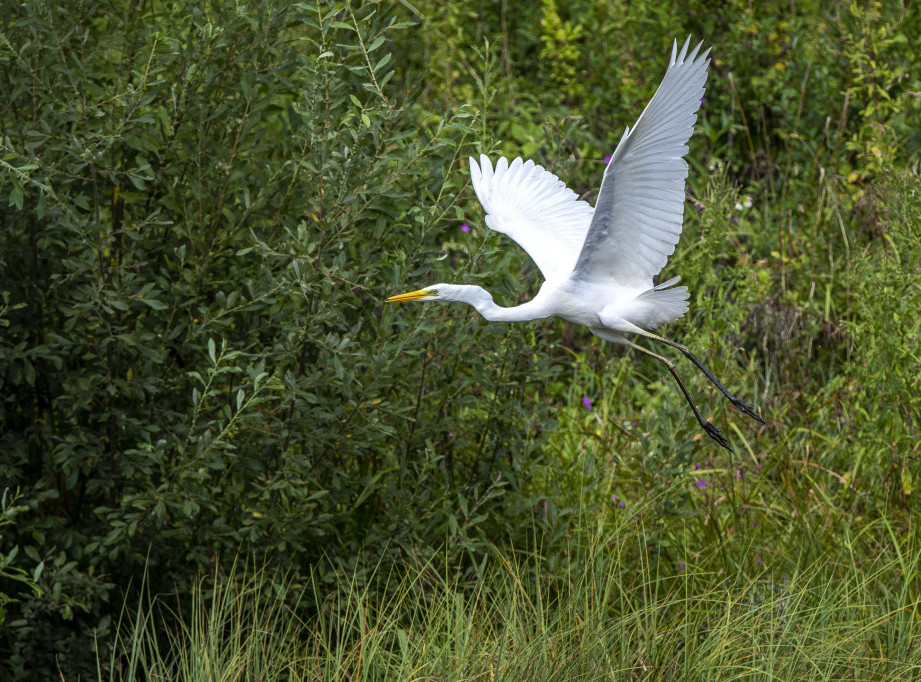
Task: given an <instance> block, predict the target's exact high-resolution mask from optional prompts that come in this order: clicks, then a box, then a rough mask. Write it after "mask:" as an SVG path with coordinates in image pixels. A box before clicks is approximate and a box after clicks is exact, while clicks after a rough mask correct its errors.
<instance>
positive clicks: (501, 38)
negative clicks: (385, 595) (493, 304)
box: [0, 0, 921, 679]
mask: <svg viewBox="0 0 921 682" xmlns="http://www.w3.org/2000/svg"><path fill="white" fill-rule="evenodd" d="M721 5H722V6H721V7H719V8H711V9H706V10H705V9H703V8H700V9H693V8H690V9H689V8H687V7H683V8H679V7H678V6H677V5H674V6H673V4H666V3H621V2H607V1H602V0H576V1H574V2H571V3H562V2H556V1H555V0H543V1H542V2H541V3H524V4H522V5H516V6H515V11H514V12H512V11H511V10H510V8H509V7H508V6H507V4H506V3H496V4H493V3H481V2H478V3H440V2H435V1H433V0H423V1H420V2H414V3H400V2H382V1H381V2H374V1H370V0H369V1H367V2H363V3H362V2H357V1H356V2H353V3H346V4H342V3H331V2H324V1H318V2H316V3H314V4H310V3H303V4H297V5H294V4H289V3H280V2H269V1H268V0H267V1H265V2H238V3H223V2H208V3H203V4H202V3H182V2H143V1H142V2H139V3H124V2H114V3H112V2H109V3H95V2H88V3H83V4H73V3H44V2H39V1H38V0H36V1H26V2H22V3H11V4H10V3H7V4H4V5H2V6H0V70H2V74H0V88H2V92H3V99H2V101H3V105H2V107H0V201H2V202H3V205H4V206H5V209H4V211H3V212H2V213H0V296H2V299H0V382H2V383H0V385H2V393H0V396H2V398H0V405H2V413H0V419H2V426H0V493H3V494H4V497H3V505H2V508H0V513H2V516H0V533H2V535H0V676H4V675H6V674H7V673H8V672H9V674H12V675H15V676H16V677H21V678H26V677H28V676H30V675H31V676H32V677H33V678H34V679H50V678H51V677H52V676H54V675H57V674H58V673H57V671H58V670H60V671H63V674H64V676H65V678H66V679H77V677H78V676H89V675H95V674H96V673H95V670H96V666H97V659H96V653H95V647H96V646H97V645H98V646H99V647H100V649H101V651H102V653H103V657H102V658H103V659H104V660H108V656H107V654H106V648H107V647H108V646H110V644H109V643H111V642H113V641H114V637H113V628H114V625H113V623H114V619H116V618H117V614H119V612H120V611H121V609H122V605H123V602H124V600H125V597H126V595H133V592H132V591H133V590H134V589H135V588H136V587H137V585H138V584H139V583H140V582H141V580H142V578H143V576H144V575H145V571H146V575H147V580H148V582H149V585H150V589H151V590H152V591H154V592H162V591H170V590H173V589H177V590H178V591H180V592H188V589H187V586H188V585H189V584H190V583H191V582H192V581H193V580H194V579H195V577H196V576H198V575H200V574H202V573H203V572H204V573H208V572H213V571H214V570H215V569H214V566H215V565H216V564H217V563H218V562H222V561H223V562H225V563H226V562H227V561H228V559H229V558H231V557H233V556H234V555H235V554H236V553H237V552H239V551H241V550H242V551H243V552H245V553H248V554H251V555H254V556H257V557H259V558H260V560H264V561H265V562H267V563H268V564H269V565H270V566H271V567H273V568H279V569H282V570H285V571H287V572H289V574H290V575H293V576H295V579H301V578H304V577H306V576H311V577H312V580H313V581H315V585H316V586H317V587H316V589H315V590H314V591H313V592H312V595H313V597H311V598H304V599H303V600H302V602H301V606H302V607H303V609H304V610H305V612H308V613H311V612H315V611H317V610H322V608H323V606H322V605H323V603H324V595H326V594H334V593H335V592H336V590H337V589H339V587H338V586H339V585H341V583H342V580H343V576H348V579H349V580H350V581H355V582H357V583H358V584H361V585H365V584H371V581H370V580H369V577H370V576H371V575H372V574H374V573H375V571H376V575H387V574H388V571H389V570H391V569H393V570H394V571H396V572H399V568H400V566H403V565H405V564H406V563H407V562H409V563H410V564H413V565H415V564H416V563H417V562H421V563H426V562H432V566H433V570H435V572H436V573H444V572H450V573H452V574H455V575H459V576H463V577H465V578H467V577H473V576H476V575H483V573H482V571H483V570H484V566H485V565H486V564H487V563H489V562H493V561H495V560H496V556H497V551H496V547H495V545H501V546H503V547H505V546H508V547H510V548H514V549H518V550H520V549H523V548H533V547H535V546H536V547H539V548H540V555H541V557H542V560H541V561H540V562H535V563H534V566H535V568H534V571H535V575H539V572H540V570H548V571H551V572H552V571H556V570H562V571H564V572H565V571H567V570H571V568H572V566H573V565H576V564H577V562H578V561H579V558H578V554H579V553H578V552H577V551H571V550H570V549H566V550H565V551H564V548H567V547H570V545H568V544H563V538H564V537H565V536H567V535H569V536H570V537H569V538H568V539H567V540H566V542H568V543H571V542H572V537H571V536H572V535H573V534H576V535H577V537H578V533H579V532H581V531H580V526H579V524H582V523H585V520H586V519H587V518H588V519H594V518H596V517H595V513H596V512H597V511H599V510H601V509H603V508H605V507H612V508H613V511H614V512H615V514H616V513H628V512H630V509H629V508H628V507H629V506H630V505H634V504H639V502H640V501H642V508H643V509H644V510H645V511H644V513H645V514H646V518H645V519H644V525H643V527H642V528H643V530H642V532H641V533H640V534H639V535H638V538H639V539H640V540H641V544H642V548H641V549H640V548H638V549H637V551H636V553H635V554H630V553H625V554H624V555H623V556H622V560H623V562H624V563H623V565H622V570H624V571H628V570H630V569H631V567H633V566H634V564H636V562H639V563H641V564H643V565H649V562H653V563H654V564H655V565H656V566H661V567H662V568H661V569H657V570H662V571H674V570H677V569H676V567H677V566H679V565H681V566H685V565H688V566H697V567H699V568H700V569H701V570H702V571H704V572H705V573H706V572H709V573H706V575H708V576H710V577H707V578H701V579H702V580H710V579H711V578H712V576H713V575H721V574H722V575H733V576H734V575H743V574H747V572H748V571H750V570H751V569H752V562H753V561H754V557H756V556H757V557H758V564H759V566H760V565H761V561H762V557H763V559H764V560H765V561H767V562H769V564H770V565H771V567H772V570H776V571H777V572H778V573H777V575H778V576H779V577H782V576H783V575H785V573H784V572H785V571H787V572H795V571H796V570H797V569H798V568H802V567H803V566H806V565H810V564H811V563H812V562H815V561H817V560H820V559H822V557H823V556H827V555H829V551H828V550H829V548H831V547H836V548H837V547H838V546H839V544H840V538H841V537H842V533H843V532H844V531H845V529H849V532H851V533H853V535H854V537H855V538H856V539H855V540H854V544H853V547H854V548H855V549H854V552H855V553H856V555H857V558H853V557H852V559H853V560H852V561H850V563H848V565H847V566H848V568H847V569H846V570H851V571H853V570H860V568H859V567H861V566H864V563H863V560H861V559H859V557H865V559H866V562H868V563H867V565H869V564H870V562H872V561H873V560H874V559H876V558H878V557H880V556H884V555H887V553H889V552H895V554H896V555H898V557H902V556H905V557H906V558H905V561H904V562H902V563H901V564H900V563H899V562H898V561H895V560H894V559H893V557H892V556H889V557H888V559H887V561H889V560H892V561H895V563H886V565H887V566H889V567H890V568H891V567H892V566H901V567H902V569H901V573H900V574H899V575H896V572H893V571H887V572H886V573H885V574H883V575H880V576H879V583H880V584H882V585H884V586H885V589H884V591H883V593H885V594H887V595H889V594H898V595H899V599H900V600H902V601H900V602H899V604H900V605H905V607H906V608H908V605H910V604H915V605H917V603H918V597H919V594H918V588H919V586H918V583H917V574H916V570H917V566H915V565H914V564H912V563H911V562H912V561H913V559H911V558H910V557H909V556H908V548H909V547H911V548H914V547H916V546H917V541H916V539H917V534H918V516H917V513H918V512H917V507H918V503H919V492H918V491H917V488H918V485H917V483H916V481H917V477H918V475H919V472H918V470H917V460H918V456H919V454H921V449H919V445H918V443H919V442H921V423H919V420H921V417H919V415H921V398H919V395H921V391H919V390H918V389H919V381H921V379H919V376H921V371H919V370H921V366H919V360H918V358H919V351H918V342H917V337H918V336H919V332H921V328H919V325H921V323H919V321H918V317H917V316H916V315H915V309H916V305H917V304H916V303H915V300H916V299H915V298H914V297H915V296H916V295H917V296H921V293H919V290H921V255H919V252H918V249H917V248H916V244H917V243H918V241H919V239H921V220H919V217H918V216H919V215H921V188H919V183H918V169H917V166H916V165H913V163H914V162H913V161H912V160H913V159H916V158H917V155H918V152H919V147H921V100H919V98H918V97H917V93H918V92H919V91H921V59H919V57H918V55H917V48H916V36H917V35H919V34H921V19H919V17H918V15H917V13H914V14H913V13H911V12H910V11H909V10H908V9H906V8H905V7H903V6H902V5H900V4H898V3H895V2H885V3H874V4H872V6H870V7H869V8H865V7H863V5H862V4H859V3H854V4H847V3H842V2H838V3H832V4H830V5H829V4H827V3H801V4H795V5H791V4H789V3H776V2H769V3H758V4H757V8H756V9H757V11H755V8H754V7H753V6H752V5H751V4H750V3H743V2H725V3H721ZM689 33H690V34H693V35H694V37H695V39H697V38H703V39H704V40H705V42H706V43H707V44H712V45H713V46H714V62H713V65H712V67H711V75H710V80H709V82H708V89H707V95H706V101H705V103H704V107H703V108H702V113H701V117H700V122H699V125H698V128H697V132H696V134H695V137H694V138H693V139H692V143H691V155H690V162H691V176H690V178H689V185H690V187H689V201H688V203H687V211H686V214H687V220H686V226H685V230H686V231H685V236H684V238H683V241H682V244H681V245H680V246H679V250H678V252H676V254H675V257H674V258H673V260H672V262H671V263H670V265H669V266H668V270H667V272H668V273H670V274H679V273H680V274H681V275H682V277H683V279H684V282H685V283H687V284H688V285H689V287H690V288H691V291H692V304H693V307H692V311H691V312H690V313H689V315H688V316H687V317H686V318H685V319H683V320H682V321H680V322H679V323H676V324H675V325H673V326H672V327H671V328H670V329H668V330H667V333H669V334H670V335H673V336H674V337H675V338H680V339H682V341H683V342H685V343H687V344H688V345H690V346H691V347H692V348H695V349H698V350H699V351H700V352H701V354H702V355H704V356H705V357H706V360H707V363H708V364H710V365H711V367H712V368H713V369H714V371H715V372H716V373H717V375H718V376H720V377H721V379H722V380H723V382H724V383H726V384H727V385H728V386H730V388H731V389H732V390H734V391H737V392H738V393H740V394H741V395H743V396H746V397H749V398H753V399H754V400H755V401H756V402H757V403H758V405H759V406H760V410H761V411H762V414H764V415H765V417H766V419H767V422H768V423H767V425H766V426H765V427H764V428H760V429H758V428H756V426H757V425H756V424H755V423H754V422H751V421H750V420H747V419H746V418H744V417H742V416H740V415H738V414H737V413H732V412H731V411H729V407H728V405H725V404H724V403H723V402H722V400H721V398H720V397H719V396H718V395H717V394H715V393H714V392H712V391H711V389H710V387H709V385H708V384H707V382H706V381H705V380H703V378H702V377H695V376H694V375H693V373H692V372H691V371H690V370H691V368H690V367H682V373H683V375H684V376H685V378H686V380H687V383H688V385H689V387H690V390H691V391H692V393H693V394H694V395H695V396H697V397H699V398H700V399H701V401H702V404H705V405H707V406H708V408H709V409H708V411H710V412H711V414H715V419H716V421H717V423H719V424H720V425H721V428H723V430H724V432H726V433H727V434H729V435H730V437H731V439H732V440H733V442H734V443H735V444H736V446H737V450H738V452H739V455H738V456H737V457H730V456H729V455H728V454H726V453H723V452H719V451H718V449H717V446H715V445H714V444H712V443H709V442H707V439H706V438H703V439H702V440H701V438H700V434H698V433H697V431H698V429H697V424H696V422H694V420H693V419H692V418H691V417H690V414H689V412H688V409H687V407H686V405H685V403H684V402H683V401H682V400H681V399H680V397H679V396H678V395H677V394H676V393H675V392H674V391H673V387H672V386H670V385H669V382H668V381H666V376H667V375H665V374H664V372H663V369H662V367H661V366H657V365H656V364H655V363H651V362H647V361H646V360H637V359H635V358H633V357H632V356H630V357H624V356H622V354H621V353H620V352H619V351H617V350H615V349H612V348H610V347H605V346H601V345H598V343H597V342H596V341H594V340H593V339H592V338H591V337H590V336H589V335H587V334H585V333H583V331H582V330H574V329H572V328H571V327H569V326H567V325H565V324H563V323H561V322H558V321H546V322H542V323H535V324H528V325H517V326H503V325H497V324H489V323H485V322H483V321H482V320H481V319H480V318H478V317H477V316H476V315H475V313H474V312H473V311H471V310H469V309H466V308H464V309H461V308H459V307H452V306H417V307H404V308H399V309H396V308H391V307H385V306H383V305H382V304H381V301H382V299H383V298H384V297H385V296H386V295H389V294H391V293H396V292H399V291H403V290H409V289H413V288H417V287H418V286H422V285H425V284H429V283H433V282H438V281H465V282H478V283H483V284H486V285H487V286H488V287H489V288H490V289H492V290H493V291H495V292H496V297H497V299H498V300H500V301H501V302H503V303H512V302H514V301H515V299H516V297H517V300H518V301H521V300H523V299H524V297H526V296H527V295H528V294H529V290H530V292H533V291H534V290H535V285H536V282H537V273H536V271H535V270H534V268H533V266H532V265H531V264H530V263H529V262H528V261H527V260H526V258H525V257H524V256H523V255H522V254H521V253H520V252H518V250H517V249H516V248H514V247H510V246H509V244H508V242H507V241H503V240H502V239H500V238H499V237H497V236H496V235H493V234H491V233H489V232H488V231H487V230H485V228H483V227H482V218H481V213H480V209H479V207H478V205H477V204H476V201H475V198H474V196H473V194H472V192H471V191H470V189H469V187H468V185H467V172H466V170H465V168H466V158H467V156H468V155H471V154H475V153H478V152H481V151H485V152H490V151H496V150H500V151H502V152H503V153H506V154H509V155H512V156H516V155H524V156H526V157H533V158H535V159H536V160H538V161H539V162H541V163H543V164H544V165H546V166H547V167H548V168H550V169H551V170H553V171H554V172H556V173H557V174H559V175H560V176H561V177H562V178H563V179H565V180H566V181H567V183H568V184H570V186H572V187H574V188H576V189H577V190H578V191H580V192H587V193H588V194H589V195H590V194H591V191H593V189H594V188H595V186H596V183H597V179H598V177H599V175H600V171H601V169H602V163H603V162H602V159H603V157H604V156H605V155H606V154H608V153H610V151H611V150H612V149H613V147H614V145H615V144H616V142H617V140H618V138H619V135H620V134H621V133H622V131H623V126H624V125H625V124H628V123H631V122H632V121H633V120H634V119H635V117H636V116H637V114H638V112H639V111H640V110H641V108H642V106H643V104H644V103H645V101H646V100H647V99H648V98H649V96H650V95H651V93H652V92H653V91H654V90H655V87H656V86H657V85H658V82H659V80H660V78H661V75H662V73H663V71H664V68H665V64H666V59H667V53H668V47H669V46H670V41H671V40H672V38H673V37H679V38H681V39H683V37H684V36H685V35H687V34H689ZM535 55H539V58H535ZM464 223H469V225H471V226H473V229H472V231H470V232H465V231H462V230H461V229H460V226H461V225H462V224H464ZM582 398H589V399H590V401H591V402H590V403H589V402H583V400H582ZM589 404H590V405H591V407H592V409H591V410H587V409H586V407H587V406H589ZM701 484H703V485H701ZM4 491H6V492H4ZM597 518H598V519H599V521H598V523H599V524H602V525H603V522H602V521H601V520H600V519H601V518H607V517H602V516H598V517H597ZM590 523H591V522H590ZM902 543H904V544H902ZM576 544H578V543H576ZM912 551H916V550H912ZM499 554H500V555H501V552H500V553H499ZM835 556H837V554H835ZM573 562H576V564H574V563H573ZM912 566H914V568H912ZM836 570H837V569H836V565H834V564H833V565H831V566H830V567H829V568H828V572H827V575H829V576H834V575H835V571H836ZM823 575H826V573H823ZM874 575H876V574H874ZM538 581H539V580H538ZM375 584H378V583H376V582H375ZM896 584H899V585H901V586H902V588H901V590H897V589H895V587H894V585H896ZM184 586H185V587H184ZM380 589H385V587H380ZM128 601H129V603H132V600H131V599H130V598H129V600H128ZM900 608H901V606H900ZM876 653H879V652H876Z"/></svg>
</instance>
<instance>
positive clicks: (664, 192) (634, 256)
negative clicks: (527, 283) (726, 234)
mask: <svg viewBox="0 0 921 682" xmlns="http://www.w3.org/2000/svg"><path fill="white" fill-rule="evenodd" d="M689 42H690V38H688V40H687V41H685V43H684V47H682V48H681V53H680V54H677V52H678V43H677V42H675V43H674V45H673V46H672V58H671V62H670V64H669V67H668V70H667V71H666V72H665V78H663V79H662V83H661V85H659V89H658V90H656V93H655V95H653V96H652V99H651V100H650V101H649V104H647V105H646V109H645V110H644V111H643V113H642V114H641V115H640V117H639V119H638V120H637V122H636V125H634V126H633V130H631V129H630V128H627V130H626V131H625V132H624V136H623V137H622V138H621V140H620V144H618V145H617V149H616V150H615V151H614V154H613V155H612V157H611V161H610V163H608V166H607V168H606V169H605V171H604V176H603V177H602V179H601V189H600V190H599V191H598V200H597V201H596V202H595V215H594V217H593V218H592V224H591V227H590V228H589V232H588V236H587V237H586V240H585V245H584V246H583V248H582V251H581V253H580V254H579V259H578V262H577V263H576V267H575V272H573V276H574V277H577V278H579V279H586V280H603V279H609V280H613V281H615V282H617V283H618V284H620V285H623V286H636V287H648V286H651V283H652V278H653V276H654V275H655V274H657V273H658V272H659V271H660V270H661V269H662V268H663V267H664V266H665V263H666V261H667V260H668V257H669V256H670V255H671V254H672V252H674V250H675V244H677V243H678V237H679V236H680V235H681V223H682V217H683V214H684V183H685V180H686V179H687V177H688V164H687V162H686V161H685V160H684V158H683V157H684V155H685V154H687V152H688V147H687V141H688V139H689V138H690V137H691V133H692V132H693V130H694V122H695V121H696V120H697V110H698V109H699V108H700V102H701V98H702V97H703V95H704V83H705V82H706V80H707V65H708V64H709V63H710V60H709V59H707V54H708V53H709V52H710V50H709V49H708V50H706V51H705V52H704V53H703V54H701V55H700V56H698V54H697V53H698V52H699V51H700V47H701V45H702V44H703V43H699V44H698V45H697V47H695V48H694V49H693V50H692V51H691V54H687V51H688V44H689ZM676 55H677V56H676Z"/></svg>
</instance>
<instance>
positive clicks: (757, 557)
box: [755, 556, 761, 565]
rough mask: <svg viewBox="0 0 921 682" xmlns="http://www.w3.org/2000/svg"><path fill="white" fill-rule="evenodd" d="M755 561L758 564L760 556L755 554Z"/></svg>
mask: <svg viewBox="0 0 921 682" xmlns="http://www.w3.org/2000/svg"><path fill="white" fill-rule="evenodd" d="M755 563H756V564H759V565H760V564H761V557H760V556H756V557H755Z"/></svg>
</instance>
